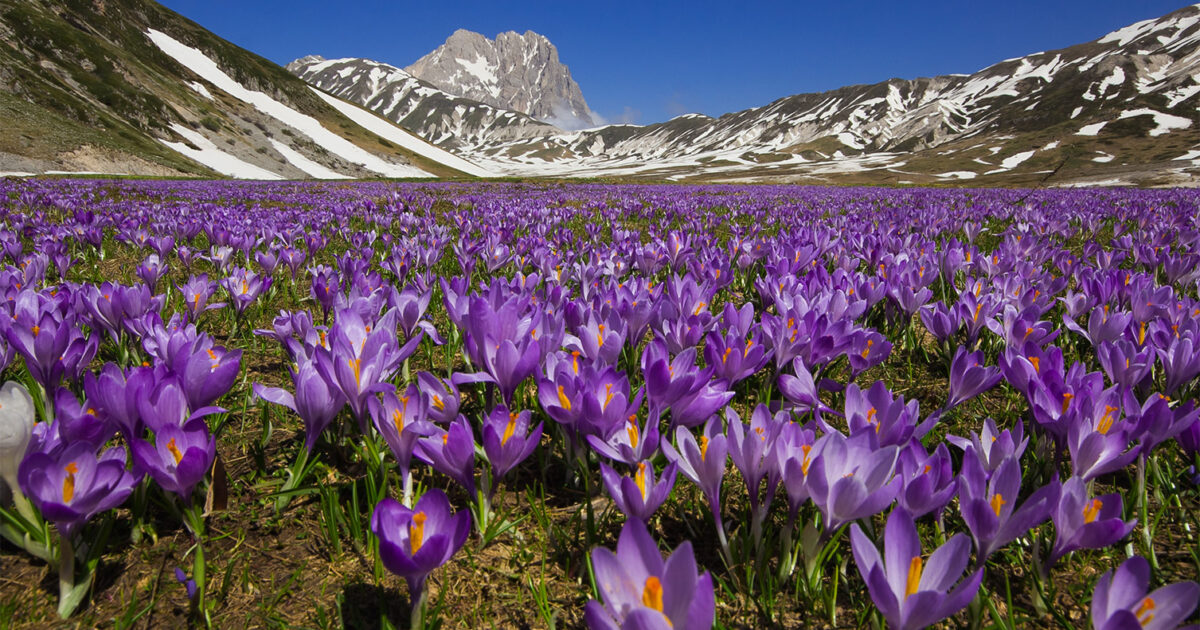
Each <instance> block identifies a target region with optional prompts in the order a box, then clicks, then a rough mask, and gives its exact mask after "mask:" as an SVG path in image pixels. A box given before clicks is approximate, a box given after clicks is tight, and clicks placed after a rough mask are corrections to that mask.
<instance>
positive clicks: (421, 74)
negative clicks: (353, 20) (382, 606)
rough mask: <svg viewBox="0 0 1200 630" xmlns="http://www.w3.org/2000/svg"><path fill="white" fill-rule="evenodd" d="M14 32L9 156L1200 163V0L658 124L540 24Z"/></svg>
mask: <svg viewBox="0 0 1200 630" xmlns="http://www.w3.org/2000/svg"><path fill="white" fill-rule="evenodd" d="M0 42H2V43H3V45H0V128H2V129H3V130H4V132H3V133H0V173H5V172H29V173H41V172H53V171H74V172H80V171H96V172H108V173H130V174H159V175H180V174H194V175H224V176H234V177H254V178H271V179H274V178H334V177H407V176H413V177H430V176H433V177H465V176H476V177H487V176H493V175H511V176H522V177H600V178H619V179H642V180H664V179H669V180H682V181H703V182H712V181H740V182H746V181H770V182H796V183H837V184H881V185H890V184H906V183H912V184H939V183H941V184H959V185H1021V186H1031V185H1080V184H1142V185H1189V184H1192V183H1193V182H1195V181H1200V179H1197V178H1196V175H1197V174H1198V173H1200V124H1197V122H1198V119H1200V109H1198V106H1200V8H1198V7H1196V6H1192V7H1185V8H1183V9H1180V10H1178V11H1175V12H1173V13H1170V14H1168V15H1166V16H1163V17H1161V18H1158V19H1154V20H1146V21H1144V22H1139V23H1137V24H1132V25H1130V26H1127V27H1125V28H1122V29H1120V30H1117V31H1114V32H1113V33H1109V34H1107V35H1105V36H1103V37H1100V38H1099V39H1096V40H1094V41H1091V42H1087V43H1084V44H1078V45H1074V46H1070V47H1068V48H1063V49H1059V50H1052V51H1046V52H1039V53H1034V54H1031V55H1027V56H1025V57H1021V58H1017V59H1009V60H1005V61H1001V62H999V63H996V64H994V65H992V66H989V67H988V68H985V69H983V70H980V71H978V72H976V73H974V74H971V75H947V76H938V77H932V78H918V79H891V80H888V81H884V82H881V83H876V84H872V85H855V86H847V87H843V88H840V89H837V90H832V91H829V92H823V93H818V94H797V95H793V96H787V97H783V98H780V99H778V100H776V101H774V102H772V103H769V104H766V105H764V106H762V107H757V108H753V109H748V110H743V111H740V112H733V113H730V114H725V115H723V116H720V117H719V118H710V117H707V116H703V115H699V114H688V115H684V116H680V117H677V118H673V119H671V120H669V121H666V122H663V123H658V124H653V125H644V126H639V125H629V124H620V125H603V121H602V120H601V119H600V117H599V116H597V115H596V114H595V113H594V112H592V111H591V110H590V108H589V107H588V105H587V102H586V100H585V99H584V96H583V93H582V91H581V89H580V87H579V85H578V84H577V83H576V82H575V81H574V79H573V78H572V77H571V74H570V71H569V70H568V68H567V66H565V65H564V64H563V63H562V62H561V61H560V59H559V55H558V51H557V49H556V48H555V47H554V45H553V44H551V43H550V42H549V40H547V39H546V38H545V37H543V36H541V35H538V34H536V33H533V32H526V33H525V34H523V35H522V34H517V33H511V32H510V33H501V34H499V35H497V36H496V37H495V39H488V38H487V37H485V36H483V35H480V34H477V33H471V32H469V31H463V30H459V31H456V32H455V33H453V34H452V35H451V36H450V37H449V38H448V39H447V40H446V42H445V44H443V45H442V46H440V47H438V48H437V49H436V50H434V51H432V52H430V53H429V54H428V55H425V56H424V57H422V58H421V59H419V60H417V61H416V62H414V63H412V64H411V65H409V66H407V67H406V68H404V69H401V68H399V67H395V66H391V65H388V64H385V63H381V62H377V61H371V60H366V59H323V58H321V57H319V56H309V57H304V58H301V59H297V60H296V61H294V62H292V63H291V64H288V66H287V69H286V70H285V69H283V68H280V67H279V66H277V65H275V64H273V63H271V62H270V61H268V60H266V59H263V58H261V57H258V56H257V55H254V54H252V53H249V52H247V51H245V50H243V49H241V48H239V47H237V46H235V45H233V44H231V43H229V42H226V41H224V40H222V39H220V38H219V37H216V36H215V35H213V34H212V33H209V32H208V31H206V30H204V29H203V28H201V27H200V26H198V25H196V24H195V23H193V22H191V21H189V20H187V19H186V18H184V17H182V16H180V15H178V14H176V13H174V12H172V11H170V10H168V9H165V8H163V7H162V6H160V5H158V4H156V3H155V2H153V0H0ZM306 82H307V85H306Z"/></svg>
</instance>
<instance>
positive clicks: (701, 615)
mask: <svg viewBox="0 0 1200 630" xmlns="http://www.w3.org/2000/svg"><path fill="white" fill-rule="evenodd" d="M592 568H593V570H594V571H595V574H596V586H597V587H598V589H599V591H600V598H601V599H602V600H603V604H602V603H601V602H599V601H596V600H591V601H589V602H588V604H587V608H586V609H585V610H584V621H586V622H587V625H588V627H589V628H593V629H599V630H616V629H617V628H656V629H665V628H688V629H691V628H711V627H712V625H713V620H714V619H715V618H716V600H715V599H714V597H713V585H712V576H710V575H709V574H708V572H707V571H706V572H704V573H702V574H698V573H697V567H696V558H695V555H694V554H693V552H692V543H691V541H685V542H684V543H683V544H681V545H679V547H677V548H676V549H675V551H673V552H672V553H671V554H670V555H669V556H668V557H667V558H666V559H665V560H664V558H663V557H662V554H661V553H660V552H659V550H658V545H656V544H655V543H654V539H653V538H651V537H650V532H649V531H647V529H646V525H645V524H644V523H642V522H641V521H639V520H637V519H630V520H628V521H626V522H625V526H624V527H622V528H621V536H620V538H618V539H617V552H616V553H613V552H612V551H609V550H608V549H605V548H603V547H597V548H595V549H593V550H592Z"/></svg>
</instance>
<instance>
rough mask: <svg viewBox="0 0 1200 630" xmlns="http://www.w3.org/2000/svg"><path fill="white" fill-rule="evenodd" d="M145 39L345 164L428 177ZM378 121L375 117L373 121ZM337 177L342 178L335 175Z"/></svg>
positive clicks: (208, 65)
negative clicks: (385, 158)
mask: <svg viewBox="0 0 1200 630" xmlns="http://www.w3.org/2000/svg"><path fill="white" fill-rule="evenodd" d="M146 36H147V37H149V38H150V41H152V42H154V44H155V45H156V46H158V47H159V48H160V49H161V50H162V51H163V52H165V53H166V54H167V55H169V56H170V57H171V58H173V59H175V61H178V62H179V63H181V64H183V66H184V67H186V68H187V69H189V70H191V71H192V72H195V73H196V75H197V76H199V77H200V78H201V79H204V80H205V81H208V82H209V83H210V84H211V85H213V86H214V87H216V88H217V89H219V90H221V91H223V92H225V93H226V94H228V95H230V96H232V97H234V98H236V99H238V100H240V101H242V102H244V103H247V104H249V105H251V106H253V107H254V108H255V109H257V110H258V111H260V112H262V113H263V114H266V115H267V116H270V117H271V118H274V119H275V120H277V121H279V122H280V123H283V124H284V125H287V127H288V128H290V129H294V130H295V131H296V132H298V133H300V134H301V135H303V136H304V137H306V138H308V139H309V140H311V141H312V142H314V143H316V144H317V145H318V146H321V147H323V148H324V149H325V150H326V151H328V152H330V153H332V154H333V155H335V156H336V157H339V158H341V159H343V160H345V161H347V162H352V163H354V164H358V165H359V166H362V167H363V168H366V169H367V170H369V171H371V172H373V173H377V174H379V175H383V176H384V177H428V176H429V173H426V172H425V171H423V170H421V169H419V168H416V167H414V166H410V165H407V164H396V163H393V162H389V161H387V160H384V159H383V158H381V157H379V156H377V155H375V154H373V153H371V152H370V151H367V150H366V149H363V148H362V147H359V146H358V145H356V144H354V143H352V142H350V141H349V140H347V139H345V138H343V137H341V136H339V135H337V134H335V133H333V132H332V131H330V130H328V129H326V128H325V127H324V126H323V125H321V123H320V121H318V120H317V119H316V118H313V117H312V116H308V115H306V114H302V113H300V112H298V111H296V110H295V109H293V108H291V107H289V106H287V105H285V104H283V103H281V102H279V101H277V100H275V99H274V98H271V97H270V96H268V95H267V94H265V93H263V92H258V91H255V90H251V89H248V88H246V87H245V86H243V85H242V84H241V83H238V82H237V81H236V80H234V78H233V77H231V76H229V75H228V74H225V72H224V71H223V70H221V69H220V68H219V67H218V66H217V64H216V62H215V61H213V60H212V59H210V58H209V57H208V56H206V55H205V54H204V53H203V52H201V51H200V50H198V49H196V48H192V47H191V46H188V45H186V44H184V43H183V42H180V41H179V40H177V39H175V38H174V37H171V36H170V35H167V34H166V33H163V32H162V31H156V30H154V29H150V30H149V31H147V32H146ZM375 118H376V120H378V118H377V117H375ZM230 174H231V175H233V176H234V177H240V176H242V174H241V173H240V172H234V173H230ZM258 174H259V173H257V172H253V173H251V174H248V175H247V176H249V177H255V176H257V175H258ZM337 175H341V174H340V173H338V174H337Z"/></svg>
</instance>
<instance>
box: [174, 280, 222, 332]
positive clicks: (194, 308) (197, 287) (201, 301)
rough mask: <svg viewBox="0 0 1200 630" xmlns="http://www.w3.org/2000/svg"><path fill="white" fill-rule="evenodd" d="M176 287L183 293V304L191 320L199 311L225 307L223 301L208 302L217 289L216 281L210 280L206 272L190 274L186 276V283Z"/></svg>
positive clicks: (194, 319)
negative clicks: (196, 274) (190, 275)
mask: <svg viewBox="0 0 1200 630" xmlns="http://www.w3.org/2000/svg"><path fill="white" fill-rule="evenodd" d="M176 288H177V289H179V293H181V294H182V295H183V305H184V308H186V309H187V314H188V319H189V320H191V321H196V318H197V317H199V316H200V313H203V312H205V311H213V310H217V309H220V308H224V307H225V303H224V302H213V303H209V299H211V298H212V296H213V293H215V292H216V290H217V283H215V282H210V281H209V279H208V274H206V273H202V274H200V275H198V276H192V277H191V278H188V281H187V283H186V284H183V285H181V286H177V287H176Z"/></svg>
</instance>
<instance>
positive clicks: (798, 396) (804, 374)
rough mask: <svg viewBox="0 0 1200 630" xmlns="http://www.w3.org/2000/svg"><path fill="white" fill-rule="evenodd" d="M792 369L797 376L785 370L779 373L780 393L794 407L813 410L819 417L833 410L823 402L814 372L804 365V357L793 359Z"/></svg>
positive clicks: (801, 409) (798, 409)
mask: <svg viewBox="0 0 1200 630" xmlns="http://www.w3.org/2000/svg"><path fill="white" fill-rule="evenodd" d="M792 370H793V371H795V372H796V375H795V376H792V375H791V374H787V373H785V372H780V374H779V393H781V394H783V397H784V399H786V400H787V402H789V403H791V405H792V408H793V409H794V410H795V411H798V412H801V413H804V412H808V411H813V412H814V413H815V414H816V415H817V417H820V414H821V413H822V412H826V411H833V409H831V408H830V407H828V406H826V405H825V403H823V402H821V394H820V392H819V391H818V389H817V384H816V383H815V382H814V381H813V375H812V372H809V371H808V367H807V366H805V365H804V359H801V358H799V357H796V359H795V360H794V361H792Z"/></svg>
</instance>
